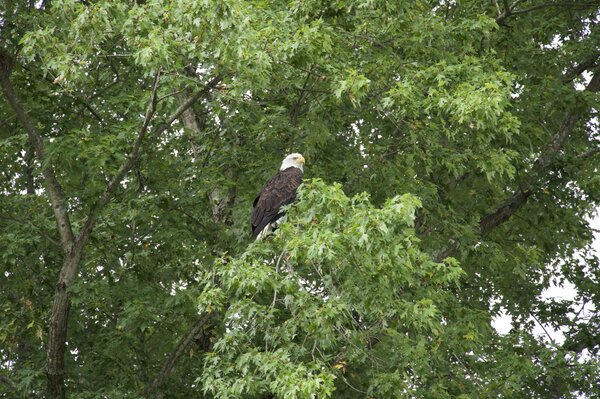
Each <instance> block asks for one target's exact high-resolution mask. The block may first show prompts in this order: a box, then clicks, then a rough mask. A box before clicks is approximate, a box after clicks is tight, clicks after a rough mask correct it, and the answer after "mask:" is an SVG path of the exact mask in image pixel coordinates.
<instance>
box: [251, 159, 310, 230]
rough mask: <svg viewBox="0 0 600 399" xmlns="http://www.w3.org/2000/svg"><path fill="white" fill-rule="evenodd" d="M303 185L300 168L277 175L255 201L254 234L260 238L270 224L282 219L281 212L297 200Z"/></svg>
mask: <svg viewBox="0 0 600 399" xmlns="http://www.w3.org/2000/svg"><path fill="white" fill-rule="evenodd" d="M301 183H302V171H301V170H300V169H298V168H287V169H285V170H282V171H280V172H279V173H277V174H276V175H275V176H273V178H271V180H269V181H268V182H267V184H265V186H264V187H263V188H262V190H260V194H258V197H256V199H255V200H254V204H253V206H254V208H253V209H252V217H251V219H250V220H251V223H252V234H254V236H255V237H256V236H258V235H259V234H260V232H261V231H262V230H263V229H264V228H265V227H266V226H267V225H268V224H269V223H273V222H275V221H276V220H277V219H279V218H281V217H282V216H283V214H281V213H280V212H279V210H280V208H281V207H282V206H284V205H287V204H291V203H292V202H294V200H295V199H296V189H297V188H298V186H299V185H300V184H301Z"/></svg>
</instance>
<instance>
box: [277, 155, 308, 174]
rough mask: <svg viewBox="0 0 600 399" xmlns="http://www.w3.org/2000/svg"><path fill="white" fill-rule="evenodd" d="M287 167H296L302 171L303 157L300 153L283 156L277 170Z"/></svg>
mask: <svg viewBox="0 0 600 399" xmlns="http://www.w3.org/2000/svg"><path fill="white" fill-rule="evenodd" d="M287 168H298V169H300V170H301V171H303V172H304V157H303V156H302V154H298V153H297V152H295V153H293V154H290V155H288V156H287V157H285V159H284V160H283V162H282V163H281V168H279V170H285V169H287Z"/></svg>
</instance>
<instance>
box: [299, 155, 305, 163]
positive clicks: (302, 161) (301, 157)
mask: <svg viewBox="0 0 600 399" xmlns="http://www.w3.org/2000/svg"><path fill="white" fill-rule="evenodd" d="M304 162H306V161H305V160H304V157H303V156H302V155H301V156H300V158H298V163H301V164H302V165H304Z"/></svg>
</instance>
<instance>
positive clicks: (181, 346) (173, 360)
mask: <svg viewBox="0 0 600 399" xmlns="http://www.w3.org/2000/svg"><path fill="white" fill-rule="evenodd" d="M211 317H212V313H208V312H204V313H202V314H201V315H200V318H199V319H198V320H197V321H196V323H194V325H192V328H190V330H189V331H188V332H187V334H186V335H184V336H183V337H182V338H181V339H180V340H179V343H178V344H177V346H176V347H175V349H174V350H173V352H171V354H170V355H169V357H167V359H166V360H165V362H164V363H163V366H162V367H161V369H160V371H159V372H158V374H157V375H156V377H154V380H152V382H151V383H150V384H148V385H147V386H146V387H145V388H144V389H143V391H142V395H144V396H146V397H148V398H150V397H152V396H153V393H154V392H155V391H156V390H158V388H159V387H160V386H161V385H162V384H163V383H164V382H165V380H166V379H167V377H168V376H169V375H170V374H171V373H172V372H173V369H174V368H175V365H176V364H177V362H178V361H179V359H180V358H181V357H182V356H183V355H184V354H185V352H186V350H187V348H188V347H189V346H190V344H191V343H192V342H193V340H194V338H195V337H196V336H197V335H198V334H199V333H200V332H201V331H202V330H203V329H204V327H205V326H206V324H207V323H208V321H209V320H210V319H211Z"/></svg>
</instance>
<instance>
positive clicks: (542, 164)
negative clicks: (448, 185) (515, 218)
mask: <svg viewBox="0 0 600 399" xmlns="http://www.w3.org/2000/svg"><path fill="white" fill-rule="evenodd" d="M586 90H587V91H590V92H594V93H595V92H598V91H600V72H598V73H596V74H595V75H594V76H593V77H592V79H591V80H590V82H589V83H588V85H587V87H586ZM582 114H583V112H582V111H581V109H580V106H578V105H576V106H575V108H574V109H572V110H571V111H569V112H568V113H567V115H566V116H565V118H564V119H563V122H562V124H561V126H560V127H559V128H558V130H557V132H556V133H555V134H554V136H553V137H552V139H551V140H550V143H549V144H548V145H547V146H546V148H545V150H544V151H542V155H540V157H539V158H538V159H536V160H535V162H534V163H533V168H532V171H531V173H530V175H529V177H528V179H526V181H525V182H524V183H523V184H522V185H521V187H520V189H519V190H518V191H516V192H515V193H514V194H513V195H512V196H511V197H510V198H509V199H508V200H506V201H505V202H504V203H503V204H502V205H500V206H499V207H498V208H496V209H495V210H494V211H492V212H490V213H488V214H486V215H484V216H482V217H481V218H480V219H479V232H480V234H481V235H482V236H485V235H487V234H488V233H490V232H491V231H492V230H494V229H495V228H496V227H498V226H499V225H501V224H502V223H504V222H506V221H507V220H508V219H510V217H511V216H512V215H514V214H515V213H516V212H517V211H518V210H519V209H521V207H522V206H523V205H525V203H526V202H527V199H528V198H529V197H530V196H531V195H532V194H533V193H534V192H535V190H536V189H537V187H535V185H536V183H537V182H538V181H539V180H540V176H541V175H543V174H544V172H546V170H547V169H548V168H549V167H550V166H551V165H552V163H553V162H554V160H555V159H556V156H557V154H558V153H559V151H560V150H561V148H562V147H563V145H564V143H565V141H566V140H567V138H568V137H569V135H570V134H571V132H572V131H573V129H574V128H575V126H576V124H577V122H578V121H579V119H580V118H581V116H582ZM594 151H595V150H594ZM588 152H591V150H590V151H588ZM591 155H593V153H590V156H591ZM458 247H459V243H458V241H452V242H451V243H450V244H449V245H448V246H447V247H446V248H444V249H443V250H442V251H441V252H440V253H438V254H437V255H436V257H435V259H436V260H437V261H438V262H439V261H442V260H443V259H444V258H446V257H448V256H451V255H452V254H453V253H455V252H456V250H457V249H458Z"/></svg>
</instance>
